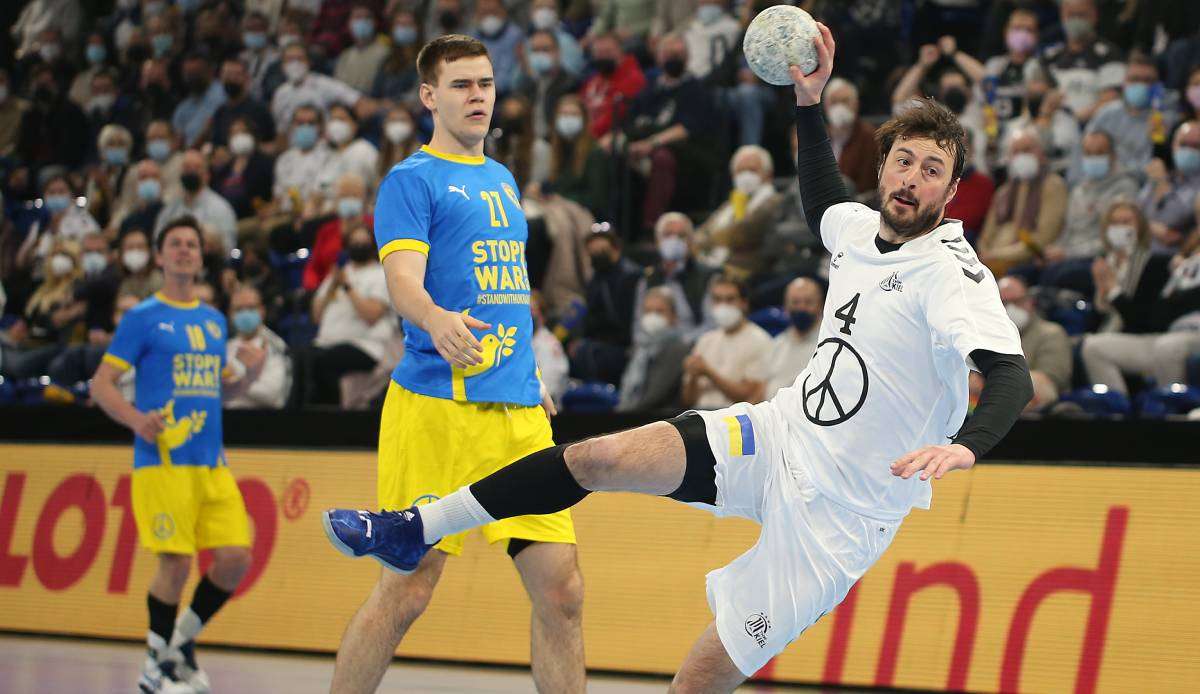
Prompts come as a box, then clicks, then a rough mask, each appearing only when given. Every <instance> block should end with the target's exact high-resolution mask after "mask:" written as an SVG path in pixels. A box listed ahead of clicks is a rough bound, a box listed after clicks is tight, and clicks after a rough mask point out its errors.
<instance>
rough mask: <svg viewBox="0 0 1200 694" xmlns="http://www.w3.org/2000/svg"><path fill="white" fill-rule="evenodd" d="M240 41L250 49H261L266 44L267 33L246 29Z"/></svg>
mask: <svg viewBox="0 0 1200 694" xmlns="http://www.w3.org/2000/svg"><path fill="white" fill-rule="evenodd" d="M242 43H244V44H246V48H249V49H250V50H252V51H261V50H262V49H264V48H266V46H267V35H266V34H264V33H262V32H261V31H247V32H246V33H244V34H242Z"/></svg>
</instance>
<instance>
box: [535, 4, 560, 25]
mask: <svg viewBox="0 0 1200 694" xmlns="http://www.w3.org/2000/svg"><path fill="white" fill-rule="evenodd" d="M533 26H534V27H535V28H537V29H541V30H542V31H547V30H549V29H553V28H554V27H556V26H558V13H557V12H555V11H554V10H552V9H550V8H549V7H539V8H537V9H536V10H534V11H533Z"/></svg>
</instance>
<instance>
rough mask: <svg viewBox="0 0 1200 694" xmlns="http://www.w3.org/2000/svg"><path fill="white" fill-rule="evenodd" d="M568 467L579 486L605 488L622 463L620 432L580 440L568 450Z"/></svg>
mask: <svg viewBox="0 0 1200 694" xmlns="http://www.w3.org/2000/svg"><path fill="white" fill-rule="evenodd" d="M566 460H567V468H568V469H569V470H570V471H571V475H572V476H573V477H574V478H575V481H576V482H578V483H579V486H581V487H583V488H584V489H588V490H591V491H599V490H602V489H604V488H605V485H606V484H607V482H608V481H609V480H610V479H611V478H612V473H613V471H614V470H616V469H617V467H618V466H619V465H620V460H621V443H620V434H609V435H608V436H598V437H596V438H593V439H587V440H586V441H580V442H579V443H576V444H574V445H572V446H570V447H569V448H567V451H566Z"/></svg>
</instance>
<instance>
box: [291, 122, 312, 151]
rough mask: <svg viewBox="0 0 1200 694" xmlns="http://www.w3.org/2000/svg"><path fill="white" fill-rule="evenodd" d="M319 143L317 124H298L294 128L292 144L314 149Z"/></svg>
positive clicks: (301, 147) (300, 147)
mask: <svg viewBox="0 0 1200 694" xmlns="http://www.w3.org/2000/svg"><path fill="white" fill-rule="evenodd" d="M315 144H317V126H315V125H297V126H296V127H295V129H293V130H292V146H293V147H297V148H299V149H304V150H308V149H312V148H313V145H315Z"/></svg>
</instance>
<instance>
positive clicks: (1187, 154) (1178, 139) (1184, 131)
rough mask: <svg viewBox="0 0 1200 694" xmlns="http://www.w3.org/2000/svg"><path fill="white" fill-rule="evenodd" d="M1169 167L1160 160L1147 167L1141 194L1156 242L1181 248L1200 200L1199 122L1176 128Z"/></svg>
mask: <svg viewBox="0 0 1200 694" xmlns="http://www.w3.org/2000/svg"><path fill="white" fill-rule="evenodd" d="M1171 162H1172V164H1174V167H1173V170H1170V171H1169V170H1168V169H1167V165H1166V164H1165V163H1163V161H1162V160H1161V159H1154V160H1152V161H1151V162H1150V163H1149V164H1148V165H1147V166H1146V184H1145V185H1144V186H1143V187H1142V191H1141V193H1140V194H1139V196H1138V204H1139V205H1140V206H1141V208H1142V212H1143V213H1145V215H1146V217H1147V218H1148V219H1149V220H1150V231H1151V234H1152V235H1153V239H1154V241H1153V245H1154V247H1155V248H1156V249H1159V250H1164V251H1165V250H1174V249H1176V248H1179V246H1180V245H1181V244H1182V243H1183V240H1184V238H1186V237H1187V235H1188V234H1189V233H1190V232H1191V230H1192V229H1194V228H1195V226H1196V205H1197V201H1198V200H1200V121H1196V120H1190V121H1188V122H1186V123H1184V124H1183V125H1180V126H1179V128H1178V129H1177V130H1176V131H1175V137H1174V138H1172V147H1171Z"/></svg>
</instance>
